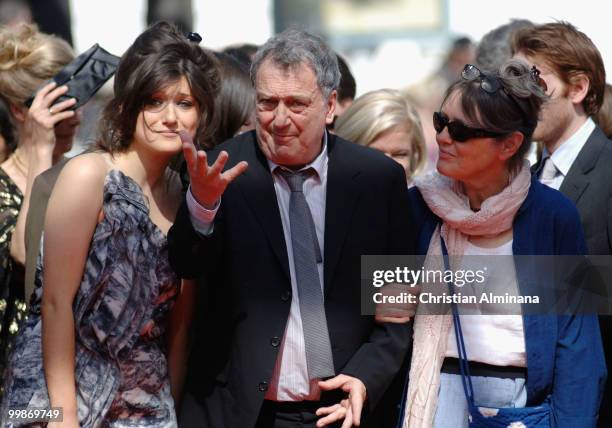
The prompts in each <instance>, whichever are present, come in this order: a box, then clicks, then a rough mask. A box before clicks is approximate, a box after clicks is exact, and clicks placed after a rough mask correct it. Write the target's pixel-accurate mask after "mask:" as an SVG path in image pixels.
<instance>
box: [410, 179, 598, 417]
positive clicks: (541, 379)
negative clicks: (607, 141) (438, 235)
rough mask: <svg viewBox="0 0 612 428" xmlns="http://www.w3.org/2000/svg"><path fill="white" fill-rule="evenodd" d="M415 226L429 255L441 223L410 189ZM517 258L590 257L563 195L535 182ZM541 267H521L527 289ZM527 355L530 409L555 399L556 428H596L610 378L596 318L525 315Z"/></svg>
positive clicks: (516, 236) (517, 235) (522, 217)
mask: <svg viewBox="0 0 612 428" xmlns="http://www.w3.org/2000/svg"><path fill="white" fill-rule="evenodd" d="M408 194H409V201H410V207H411V210H412V215H413V217H414V221H415V225H416V227H417V254H426V253H427V249H428V248H429V242H430V240H431V236H432V234H433V232H434V230H435V228H436V226H437V225H438V224H440V219H439V218H438V217H437V216H436V215H435V214H433V213H432V212H431V211H430V210H429V208H428V207H427V205H426V204H425V201H424V200H423V197H422V195H421V193H420V192H419V190H418V189H417V188H416V187H414V188H412V189H410V190H409V193H408ZM512 250H513V253H514V254H515V255H575V254H580V255H582V254H587V248H586V243H585V239H584V234H583V231H582V226H581V224H580V217H579V215H578V211H577V210H576V207H575V206H574V204H573V203H572V202H571V201H570V200H569V199H567V198H566V197H565V196H563V195H562V194H561V193H560V192H558V191H556V190H553V189H551V188H549V187H548V186H545V185H543V184H541V183H540V182H539V181H537V180H536V179H535V178H532V180H531V186H530V188H529V193H528V194H527V197H526V198H525V201H524V202H523V204H522V205H521V207H520V208H519V210H518V213H517V215H516V217H515V219H514V223H513V243H512ZM534 268H537V266H527V265H523V264H522V263H520V264H517V266H516V270H517V281H518V285H519V289H523V287H524V286H526V284H527V283H528V281H529V278H534V277H537V272H536V271H534ZM523 323H524V330H525V347H526V354H527V355H526V356H527V379H526V388H527V406H534V405H537V404H539V403H542V401H544V400H545V399H546V398H547V397H548V396H551V398H552V406H553V417H554V421H555V427H580V428H583V427H595V426H596V424H597V413H598V410H599V402H600V400H601V395H602V391H603V387H604V384H605V379H606V365H605V360H604V355H603V349H602V344H601V335H600V332H599V324H598V321H597V316H595V315H580V316H567V315H563V316H553V315H523Z"/></svg>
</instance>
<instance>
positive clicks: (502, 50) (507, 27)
mask: <svg viewBox="0 0 612 428" xmlns="http://www.w3.org/2000/svg"><path fill="white" fill-rule="evenodd" d="M533 25H534V24H533V22H531V21H529V20H527V19H512V20H511V21H510V22H509V23H508V24H504V25H500V26H499V27H497V28H494V29H493V30H491V31H489V32H488V33H487V34H485V35H484V36H483V37H482V39H481V40H480V43H478V46H477V47H476V59H475V61H476V65H478V66H479V67H480V68H481V69H483V70H488V71H499V69H500V68H501V66H502V65H504V63H505V62H506V61H508V60H509V59H510V58H511V57H512V48H511V45H512V36H513V34H514V33H515V32H516V31H517V30H520V29H521V28H525V27H531V26H533Z"/></svg>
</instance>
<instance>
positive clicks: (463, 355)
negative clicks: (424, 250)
mask: <svg viewBox="0 0 612 428" xmlns="http://www.w3.org/2000/svg"><path fill="white" fill-rule="evenodd" d="M440 244H441V246H442V256H443V258H444V269H446V270H447V271H450V270H451V268H450V262H449V257H448V250H447V249H446V243H445V242H444V238H442V236H440ZM444 276H446V275H444ZM447 285H448V291H449V293H450V295H451V296H452V295H454V294H455V284H454V283H453V281H449V282H448V283H447ZM451 308H452V310H453V326H454V327H455V340H456V341H457V353H458V354H459V369H460V370H461V382H462V383H463V392H464V393H465V398H466V399H467V401H468V404H471V405H472V406H474V387H473V386H472V377H471V376H470V367H469V361H468V358H467V352H466V350H465V342H464V340H463V331H462V330H461V320H460V318H459V310H458V309H457V304H456V303H454V302H451Z"/></svg>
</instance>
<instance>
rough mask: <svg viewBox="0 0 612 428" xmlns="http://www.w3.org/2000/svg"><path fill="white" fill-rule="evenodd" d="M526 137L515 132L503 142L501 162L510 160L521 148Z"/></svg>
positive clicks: (500, 153) (500, 154)
mask: <svg viewBox="0 0 612 428" xmlns="http://www.w3.org/2000/svg"><path fill="white" fill-rule="evenodd" d="M524 139H525V136H524V135H523V133H522V132H519V131H514V132H513V133H512V134H510V135H509V136H507V137H506V138H505V139H504V140H503V141H502V142H501V150H500V152H499V157H500V159H501V160H504V161H506V160H508V159H510V158H511V157H512V156H514V154H515V153H516V152H517V151H518V149H520V148H521V144H523V140H524Z"/></svg>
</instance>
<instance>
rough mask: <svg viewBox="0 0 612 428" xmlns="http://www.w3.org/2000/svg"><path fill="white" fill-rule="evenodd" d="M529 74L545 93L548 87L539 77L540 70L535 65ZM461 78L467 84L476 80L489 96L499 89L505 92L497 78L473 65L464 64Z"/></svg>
mask: <svg viewBox="0 0 612 428" xmlns="http://www.w3.org/2000/svg"><path fill="white" fill-rule="evenodd" d="M529 74H530V76H531V78H532V79H533V81H534V82H536V83H537V84H538V85H539V86H540V88H542V90H543V91H544V92H546V90H547V89H548V87H547V86H546V82H545V81H544V79H542V78H541V77H540V70H538V69H537V67H536V66H535V65H534V66H532V67H531V70H529ZM461 77H462V78H463V80H467V81H468V82H471V81H472V80H476V79H478V80H479V81H480V87H481V88H482V90H484V91H486V92H488V93H489V94H494V93H495V92H497V91H499V90H500V89H503V90H504V92H506V90H505V89H504V87H503V85H502V83H501V81H500V80H499V78H497V77H496V76H493V75H487V74H484V73H483V72H482V71H480V70H479V69H478V67H476V66H475V65H472V64H466V65H465V67H463V71H462V72H461ZM506 94H507V95H508V97H510V98H511V99H512V100H514V98H513V97H512V96H511V95H510V94H508V93H506Z"/></svg>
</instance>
